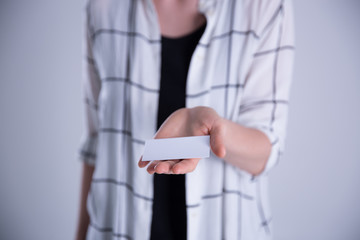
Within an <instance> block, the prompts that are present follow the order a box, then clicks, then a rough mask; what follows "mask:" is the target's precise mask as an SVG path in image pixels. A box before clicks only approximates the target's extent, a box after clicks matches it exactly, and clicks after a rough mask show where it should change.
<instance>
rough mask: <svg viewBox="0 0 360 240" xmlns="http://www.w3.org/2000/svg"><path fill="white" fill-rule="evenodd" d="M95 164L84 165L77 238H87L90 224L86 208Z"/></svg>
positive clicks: (82, 239) (83, 239) (77, 239)
mask: <svg viewBox="0 0 360 240" xmlns="http://www.w3.org/2000/svg"><path fill="white" fill-rule="evenodd" d="M94 169H95V168H94V166H91V165H88V164H86V163H83V167H82V181H81V195H80V208H79V219H78V226H77V231H76V237H75V239H76V240H85V238H86V232H87V229H88V226H89V222H90V219H89V214H88V212H87V210H86V199H87V196H88V193H89V189H90V184H91V178H92V175H93V172H94Z"/></svg>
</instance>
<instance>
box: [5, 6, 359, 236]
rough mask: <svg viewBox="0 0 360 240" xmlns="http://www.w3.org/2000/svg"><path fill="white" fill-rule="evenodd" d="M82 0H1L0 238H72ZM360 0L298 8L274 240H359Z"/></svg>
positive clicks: (276, 176) (274, 178) (274, 191)
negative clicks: (287, 126)
mask: <svg viewBox="0 0 360 240" xmlns="http://www.w3.org/2000/svg"><path fill="white" fill-rule="evenodd" d="M83 4H84V3H83V1H82V0H81V1H73V0H62V1H55V0H53V1H50V0H32V1H20V0H0V239H1V240H3V239H4V240H5V239H6V240H7V239H29V240H33V239H34V240H42V239H44V240H47V239H53V240H57V239H59V240H63V239H72V238H73V236H74V232H75V227H76V218H77V211H78V201H79V200H78V196H79V186H80V169H81V168H80V167H81V164H80V162H79V161H78V160H77V158H76V156H77V155H76V153H77V148H78V146H79V141H80V137H81V133H82V129H83V124H82V122H83V109H82V96H81V84H80V78H81V61H82V54H81V41H82V14H83ZM359 10H360V2H359V1H358V0H327V1H325V0H316V1H301V0H296V1H295V14H296V35H297V44H296V48H297V49H296V65H295V74H294V83H293V87H292V96H291V103H290V105H291V107H290V109H291V111H290V120H289V129H288V139H287V149H286V152H285V155H284V157H283V159H282V161H281V163H280V165H279V166H278V167H277V168H276V169H275V170H274V171H273V172H272V173H271V196H272V197H271V201H272V206H273V212H274V214H273V215H274V217H273V221H274V224H275V239H278V240H287V239H292V240H303V239H326V240H333V239H334V240H335V239H342V240H343V239H346V240H356V239H360V206H359V204H360V187H359V183H360V174H359V170H360V161H359V160H360V144H359V143H360V141H359V135H360V126H359V123H360V107H359V103H360V92H359V91H360V83H359V80H360V65H359V62H360V46H359V44H360V27H359V23H360V14H359V13H360V11H359Z"/></svg>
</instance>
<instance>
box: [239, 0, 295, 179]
mask: <svg viewBox="0 0 360 240" xmlns="http://www.w3.org/2000/svg"><path fill="white" fill-rule="evenodd" d="M264 18H265V17H264ZM267 19H268V20H267V21H266V23H264V24H263V25H264V27H263V28H262V31H261V32H260V34H261V35H260V37H259V42H258V45H257V48H256V51H255V53H254V55H253V62H252V65H251V67H250V70H249V72H248V74H247V77H246V81H245V85H244V92H243V97H242V101H241V102H242V103H241V106H240V110H239V115H238V122H239V123H240V124H243V125H245V126H247V127H252V128H255V129H258V130H260V131H262V132H263V133H264V134H265V135H266V136H267V137H268V138H269V140H270V142H271V144H272V149H271V154H270V157H269V158H268V160H267V163H266V166H265V169H264V171H263V173H262V174H265V173H267V172H268V171H269V170H270V169H271V168H273V167H274V166H275V165H276V164H277V162H278V161H279V158H280V156H281V154H282V153H283V151H284V141H285V135H286V125H287V118H288V109H289V91H290V85H291V80H292V71H293V60H294V23H293V11H292V2H291V1H288V0H285V1H282V3H281V4H280V5H278V8H277V9H276V10H275V11H273V13H272V14H269V17H268V18H267ZM262 174H261V175H262Z"/></svg>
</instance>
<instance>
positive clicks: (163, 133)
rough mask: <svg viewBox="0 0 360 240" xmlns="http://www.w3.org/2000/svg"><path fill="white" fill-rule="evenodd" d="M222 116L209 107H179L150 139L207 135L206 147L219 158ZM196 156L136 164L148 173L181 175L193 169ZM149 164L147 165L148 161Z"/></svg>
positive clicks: (222, 153)
mask: <svg viewBox="0 0 360 240" xmlns="http://www.w3.org/2000/svg"><path fill="white" fill-rule="evenodd" d="M222 120H223V119H222V118H221V117H220V116H219V115H218V114H217V113H216V112H215V110H213V109H212V108H209V107H195V108H182V109H179V110H177V111H175V112H174V113H173V114H171V115H170V116H169V117H168V118H167V119H166V121H165V122H164V123H163V124H162V125H161V127H160V128H159V130H158V131H157V133H156V135H155V137H154V138H156V139H157V138H174V137H190V136H203V135H210V148H211V150H212V152H213V153H214V154H215V155H216V156H218V157H219V158H224V157H225V154H226V150H225V145H224V135H225V129H224V124H223V121H222ZM199 160H200V159H199V158H191V159H175V160H165V161H152V162H151V163H150V162H149V161H142V157H141V158H140V160H139V163H138V164H139V167H140V168H144V167H146V166H148V167H147V171H148V173H150V174H153V173H163V174H185V173H189V172H192V171H194V170H195V168H196V166H197V164H198V162H199ZM149 163H150V164H149Z"/></svg>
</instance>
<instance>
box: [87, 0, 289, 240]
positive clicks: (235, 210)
mask: <svg viewBox="0 0 360 240" xmlns="http://www.w3.org/2000/svg"><path fill="white" fill-rule="evenodd" d="M198 8H199V11H200V12H202V13H203V14H204V15H205V16H206V19H207V26H206V30H205V32H204V34H203V35H202V37H201V39H200V41H199V43H198V45H197V47H196V49H195V51H194V54H193V56H192V59H191V64H190V68H189V72H188V79H187V87H186V106H187V107H195V106H209V107H211V108H213V109H215V110H216V111H217V113H218V114H219V115H221V116H222V117H224V118H227V119H230V120H232V121H234V122H236V123H239V124H242V125H244V126H248V127H253V128H256V129H259V130H261V131H263V132H264V133H265V134H266V135H267V136H268V137H269V139H270V141H271V142H272V151H271V155H270V157H269V159H268V161H267V165H266V169H265V171H264V172H263V173H262V174H261V175H260V176H257V177H252V176H251V175H250V174H248V173H247V172H245V171H242V170H240V169H237V168H235V167H234V166H232V165H230V164H228V163H226V162H225V161H224V160H222V159H219V158H217V157H216V156H214V155H211V157H210V158H208V159H203V160H200V162H199V164H198V166H197V168H196V170H195V171H194V172H192V173H188V174H186V204H187V226H188V231H187V235H188V239H189V240H198V239H207V240H208V239H215V240H216V239H242V240H247V239H248V240H254V239H270V238H271V235H272V228H271V220H272V215H271V212H270V208H269V204H268V193H267V173H268V172H269V170H270V169H271V168H272V167H274V166H275V165H276V163H277V162H278V159H279V156H280V155H281V153H282V151H283V146H284V138H285V129H286V122H287V113H288V98H289V88H290V83H291V77H292V76H291V75H292V65H293V56H294V51H293V50H294V37H293V15H292V14H293V13H292V2H291V1H290V0H283V1H282V0H271V1H270V0H199V5H198ZM86 10H87V11H86V16H87V18H86V38H85V40H86V44H85V52H86V59H87V61H86V62H85V77H84V81H83V83H84V94H85V100H86V101H85V102H86V105H85V106H86V130H87V131H86V133H85V137H84V142H83V144H82V146H81V156H82V159H83V160H84V161H85V162H87V163H89V164H95V165H96V168H95V172H94V175H93V180H92V184H91V190H90V193H89V196H88V211H89V214H90V217H91V223H90V226H89V230H88V239H90V240H93V239H139V240H142V239H149V236H150V227H151V216H152V203H153V176H152V175H149V174H148V173H147V172H146V170H145V169H140V168H139V167H138V166H137V163H138V160H139V157H140V156H141V154H142V152H143V149H144V141H145V140H146V139H150V138H152V137H153V136H154V134H155V132H156V121H157V109H158V98H159V87H160V65H161V62H160V61H161V59H160V57H161V34H160V28H159V23H158V20H157V14H156V11H155V8H154V6H153V3H152V0H101V1H100V0H90V1H89V3H88V5H87V9H86Z"/></svg>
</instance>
